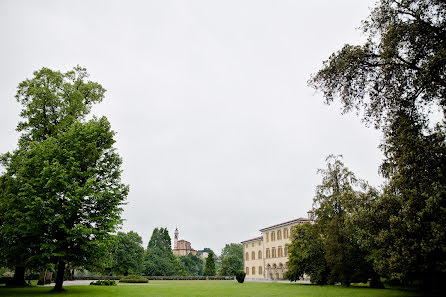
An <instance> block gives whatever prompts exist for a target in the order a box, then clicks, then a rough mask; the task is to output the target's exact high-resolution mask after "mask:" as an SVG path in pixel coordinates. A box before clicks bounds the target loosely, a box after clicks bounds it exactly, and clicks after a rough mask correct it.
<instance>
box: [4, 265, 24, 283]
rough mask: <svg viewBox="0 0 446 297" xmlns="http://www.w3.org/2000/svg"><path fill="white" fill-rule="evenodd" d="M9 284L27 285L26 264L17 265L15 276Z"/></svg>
mask: <svg viewBox="0 0 446 297" xmlns="http://www.w3.org/2000/svg"><path fill="white" fill-rule="evenodd" d="M8 286H14V287H16V286H26V282H25V266H16V267H15V269H14V276H13V278H12V280H10V281H9V282H8Z"/></svg>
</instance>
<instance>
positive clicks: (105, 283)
mask: <svg viewBox="0 0 446 297" xmlns="http://www.w3.org/2000/svg"><path fill="white" fill-rule="evenodd" d="M90 285H91V286H116V282H115V281H114V280H111V279H106V280H98V281H95V282H91V283H90Z"/></svg>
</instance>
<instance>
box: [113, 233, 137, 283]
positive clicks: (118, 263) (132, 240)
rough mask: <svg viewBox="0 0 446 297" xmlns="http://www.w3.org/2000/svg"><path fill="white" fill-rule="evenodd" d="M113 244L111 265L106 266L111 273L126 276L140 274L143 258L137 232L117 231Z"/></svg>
mask: <svg viewBox="0 0 446 297" xmlns="http://www.w3.org/2000/svg"><path fill="white" fill-rule="evenodd" d="M114 241H115V244H114V246H113V249H112V251H111V258H112V259H111V261H112V265H111V267H109V268H107V270H108V271H110V272H111V273H113V274H116V275H124V276H127V275H129V274H140V273H141V271H142V264H143V260H144V248H143V247H142V238H141V236H139V235H138V233H136V232H133V231H130V232H127V233H124V232H118V234H116V236H114Z"/></svg>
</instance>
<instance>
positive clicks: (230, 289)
mask: <svg viewBox="0 0 446 297" xmlns="http://www.w3.org/2000/svg"><path fill="white" fill-rule="evenodd" d="M65 289H66V291H65V292H63V293H57V294H49V292H50V291H51V287H30V288H20V289H18V288H15V289H10V288H5V287H0V296H46V297H48V296H54V295H57V296H104V297H106V296H129V297H137V296H308V297H310V296H311V297H312V296H315V297H322V296H324V297H325V296H327V297H328V296H336V297H341V296H342V297H343V296H355V297H368V296H379V297H385V296H419V295H417V294H416V293H414V292H410V291H402V290H396V289H370V288H366V287H351V288H344V287H340V286H324V287H322V286H315V285H304V284H290V283H259V282H245V283H244V284H239V283H237V282H236V281H205V280H203V281H194V280H193V281H150V283H149V285H125V286H114V287H99V286H67V287H65Z"/></svg>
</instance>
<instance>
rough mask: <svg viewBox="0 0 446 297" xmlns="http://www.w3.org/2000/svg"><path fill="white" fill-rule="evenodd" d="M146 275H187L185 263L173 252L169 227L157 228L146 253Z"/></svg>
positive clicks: (144, 271)
mask: <svg viewBox="0 0 446 297" xmlns="http://www.w3.org/2000/svg"><path fill="white" fill-rule="evenodd" d="M143 274H144V275H158V276H166V275H186V270H185V268H184V265H183V264H182V263H181V262H180V261H179V260H178V258H177V257H175V255H174V254H173V252H172V247H171V239H170V236H169V232H168V231H167V228H155V229H154V230H153V233H152V237H151V238H150V241H149V244H148V245H147V250H146V253H145V255H144V268H143Z"/></svg>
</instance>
